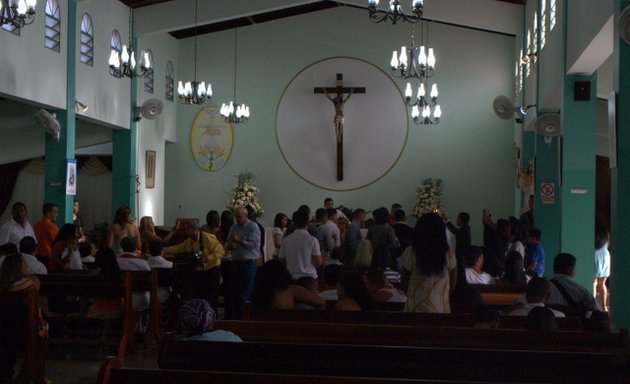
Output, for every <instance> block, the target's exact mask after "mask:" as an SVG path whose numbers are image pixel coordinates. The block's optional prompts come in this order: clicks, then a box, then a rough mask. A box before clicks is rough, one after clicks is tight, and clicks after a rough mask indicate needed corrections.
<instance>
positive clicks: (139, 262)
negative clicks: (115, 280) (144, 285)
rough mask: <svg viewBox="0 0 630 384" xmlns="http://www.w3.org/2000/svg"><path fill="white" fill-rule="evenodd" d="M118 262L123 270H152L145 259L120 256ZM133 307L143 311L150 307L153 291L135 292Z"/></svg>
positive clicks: (132, 298)
mask: <svg viewBox="0 0 630 384" xmlns="http://www.w3.org/2000/svg"><path fill="white" fill-rule="evenodd" d="M116 261H117V262H118V266H119V267H120V270H121V271H131V272H134V271H150V270H151V267H150V266H149V263H148V262H147V261H146V260H144V259H136V258H133V259H132V258H127V257H119V258H118V259H116ZM131 300H132V307H133V310H134V311H136V312H137V311H142V310H145V309H147V308H149V304H150V303H151V293H150V292H149V291H146V292H133V294H132V297H131Z"/></svg>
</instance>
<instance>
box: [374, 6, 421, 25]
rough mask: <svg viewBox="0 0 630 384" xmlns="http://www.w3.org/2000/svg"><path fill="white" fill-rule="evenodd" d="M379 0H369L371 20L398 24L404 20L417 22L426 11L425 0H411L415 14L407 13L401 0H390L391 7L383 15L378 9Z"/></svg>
mask: <svg viewBox="0 0 630 384" xmlns="http://www.w3.org/2000/svg"><path fill="white" fill-rule="evenodd" d="M378 2H379V0H368V11H369V12H370V21H371V22H373V23H381V22H383V21H391V22H392V24H396V23H397V22H398V21H400V20H402V21H405V22H407V23H416V22H418V21H419V20H420V19H421V18H422V12H423V11H424V0H411V1H410V2H411V11H412V13H413V14H411V15H407V14H406V13H405V10H404V9H403V6H402V4H400V0H389V7H388V8H387V9H385V10H384V11H383V12H384V13H383V14H382V15H380V14H379V12H381V11H379V9H378Z"/></svg>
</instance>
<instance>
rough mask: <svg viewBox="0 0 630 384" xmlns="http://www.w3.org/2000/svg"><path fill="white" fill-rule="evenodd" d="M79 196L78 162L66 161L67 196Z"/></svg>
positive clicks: (73, 160)
mask: <svg viewBox="0 0 630 384" xmlns="http://www.w3.org/2000/svg"><path fill="white" fill-rule="evenodd" d="M76 194H77V160H76V159H67V160H66V195H71V196H74V195H76Z"/></svg>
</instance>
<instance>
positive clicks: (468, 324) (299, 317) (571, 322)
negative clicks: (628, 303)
mask: <svg viewBox="0 0 630 384" xmlns="http://www.w3.org/2000/svg"><path fill="white" fill-rule="evenodd" d="M243 320H250V321H260V320H262V321H276V322H311V323H355V324H359V323H363V324H381V325H413V326H425V327H447V328H458V327H459V328H472V326H473V325H474V323H475V320H474V318H473V316H472V315H470V314H462V313H451V314H447V313H410V312H387V311H371V312H353V311H298V310H277V309H265V308H256V307H253V306H251V305H248V306H246V308H245V313H244V315H243ZM556 321H557V323H558V327H559V328H560V329H561V330H563V331H568V330H580V329H581V323H580V319H579V318H578V317H567V318H559V319H556ZM524 325H525V317H522V316H502V317H501V323H500V328H502V329H523V327H524Z"/></svg>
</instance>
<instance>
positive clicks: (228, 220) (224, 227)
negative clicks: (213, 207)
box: [215, 210, 234, 244]
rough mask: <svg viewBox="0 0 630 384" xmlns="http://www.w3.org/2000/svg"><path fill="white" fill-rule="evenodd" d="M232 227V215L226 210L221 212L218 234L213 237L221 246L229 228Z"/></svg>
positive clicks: (225, 239)
mask: <svg viewBox="0 0 630 384" xmlns="http://www.w3.org/2000/svg"><path fill="white" fill-rule="evenodd" d="M233 225H234V215H233V214H232V212H230V211H228V210H225V211H223V212H221V224H220V226H221V229H220V230H219V233H217V234H216V235H215V236H216V237H217V239H218V240H219V241H220V242H221V244H223V243H225V242H226V241H227V235H228V233H229V232H230V228H232V226H233Z"/></svg>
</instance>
